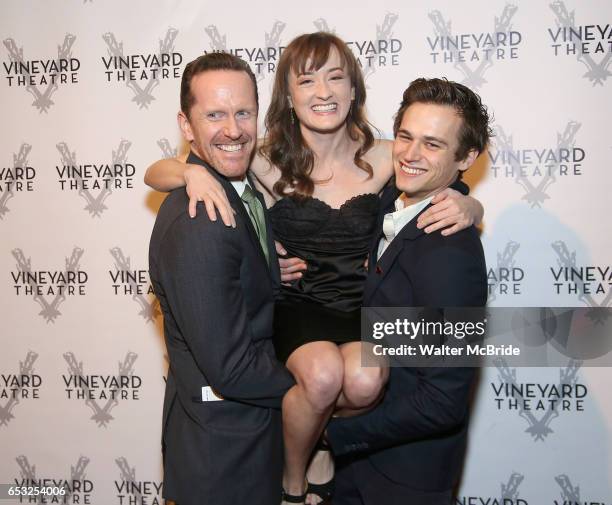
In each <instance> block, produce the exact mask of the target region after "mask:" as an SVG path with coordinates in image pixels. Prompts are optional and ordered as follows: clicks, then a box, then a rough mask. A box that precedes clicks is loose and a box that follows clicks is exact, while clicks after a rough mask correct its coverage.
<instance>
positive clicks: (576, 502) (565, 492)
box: [553, 475, 610, 505]
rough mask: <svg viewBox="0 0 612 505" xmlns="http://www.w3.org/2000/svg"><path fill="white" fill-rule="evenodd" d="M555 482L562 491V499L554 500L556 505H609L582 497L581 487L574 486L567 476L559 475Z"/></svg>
mask: <svg viewBox="0 0 612 505" xmlns="http://www.w3.org/2000/svg"><path fill="white" fill-rule="evenodd" d="M555 482H556V483H557V485H558V486H559V488H560V490H561V499H560V500H553V504H554V505H587V504H588V505H609V504H610V502H603V501H598V500H593V499H590V500H589V499H586V498H581V497H580V486H574V485H573V484H572V481H571V480H570V478H569V477H568V476H567V475H557V476H556V477H555Z"/></svg>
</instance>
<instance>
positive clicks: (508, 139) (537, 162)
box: [488, 121, 586, 208]
mask: <svg viewBox="0 0 612 505" xmlns="http://www.w3.org/2000/svg"><path fill="white" fill-rule="evenodd" d="M580 127H581V124H580V123H577V122H576V121H570V122H569V123H567V125H566V126H565V129H564V130H563V133H559V132H557V144H556V145H555V146H537V147H529V148H515V147H514V141H513V139H512V135H507V134H506V132H505V131H504V129H503V128H502V127H501V126H499V125H498V126H497V127H496V139H495V143H494V146H495V147H492V148H491V149H489V150H488V154H489V159H490V160H491V172H492V173H493V177H495V178H507V179H514V180H515V181H516V183H517V184H519V185H520V186H521V187H522V188H523V190H524V192H525V194H524V195H523V198H522V199H523V200H526V201H527V203H528V204H529V205H531V207H532V208H535V207H538V208H539V207H541V206H542V204H543V203H544V202H545V201H546V200H547V199H549V198H550V196H549V195H548V194H547V193H546V191H547V190H548V188H549V187H550V186H551V185H552V184H554V183H555V182H557V180H558V179H560V178H564V177H573V176H580V175H582V168H583V164H584V161H585V159H586V151H585V150H584V149H583V148H581V147H577V146H576V133H577V132H578V130H579V129H580Z"/></svg>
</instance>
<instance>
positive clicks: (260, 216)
mask: <svg viewBox="0 0 612 505" xmlns="http://www.w3.org/2000/svg"><path fill="white" fill-rule="evenodd" d="M240 198H242V201H243V202H245V203H246V204H247V208H248V209H249V217H250V218H251V221H252V222H253V226H254V227H255V231H256V232H257V236H258V237H259V244H260V245H261V248H262V250H263V253H264V255H265V257H266V262H267V263H270V253H269V251H268V234H267V232H266V218H265V217H264V209H263V205H262V204H261V202H260V201H259V198H257V196H256V195H255V192H254V191H253V190H252V189H251V187H250V186H249V185H246V186H245V188H244V191H243V193H242V196H241V197H240Z"/></svg>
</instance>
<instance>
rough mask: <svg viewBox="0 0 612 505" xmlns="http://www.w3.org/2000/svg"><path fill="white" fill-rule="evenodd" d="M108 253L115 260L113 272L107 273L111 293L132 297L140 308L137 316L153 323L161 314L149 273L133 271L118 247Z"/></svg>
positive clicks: (146, 271) (128, 260)
mask: <svg viewBox="0 0 612 505" xmlns="http://www.w3.org/2000/svg"><path fill="white" fill-rule="evenodd" d="M110 253H111V256H112V257H113V258H114V260H115V271H113V270H109V271H108V275H109V276H110V279H111V283H112V284H111V287H112V289H113V293H114V294H115V296H130V297H132V300H134V301H135V302H136V303H137V304H138V306H139V307H140V312H138V314H139V315H140V316H142V317H143V318H144V319H145V320H146V321H147V322H153V320H154V319H155V318H156V317H157V316H159V315H161V312H160V310H159V304H158V302H157V298H155V293H154V291H153V287H152V286H151V280H150V279H149V271H148V270H143V269H141V270H137V269H133V268H132V266H131V262H130V258H129V257H127V258H126V257H125V255H124V254H123V251H122V250H121V249H120V248H119V247H113V248H112V249H111V250H110Z"/></svg>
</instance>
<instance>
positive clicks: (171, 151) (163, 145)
mask: <svg viewBox="0 0 612 505" xmlns="http://www.w3.org/2000/svg"><path fill="white" fill-rule="evenodd" d="M157 145H158V146H159V148H160V149H161V152H162V157H163V158H164V159H168V158H175V157H176V156H177V154H178V149H177V148H176V147H172V146H171V145H170V141H169V140H168V139H167V138H161V139H159V140H158V141H157Z"/></svg>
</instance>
